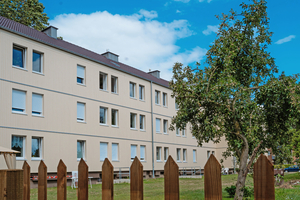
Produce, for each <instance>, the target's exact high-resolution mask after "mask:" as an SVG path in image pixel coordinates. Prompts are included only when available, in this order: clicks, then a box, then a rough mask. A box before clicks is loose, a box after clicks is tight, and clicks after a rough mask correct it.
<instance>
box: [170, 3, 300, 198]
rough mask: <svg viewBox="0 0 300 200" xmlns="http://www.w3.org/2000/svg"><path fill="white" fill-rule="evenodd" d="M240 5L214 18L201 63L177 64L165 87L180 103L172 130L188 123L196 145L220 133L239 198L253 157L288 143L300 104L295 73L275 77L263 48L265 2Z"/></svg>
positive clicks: (268, 34)
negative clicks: (235, 166) (233, 161)
mask: <svg viewBox="0 0 300 200" xmlns="http://www.w3.org/2000/svg"><path fill="white" fill-rule="evenodd" d="M241 7H242V12H241V13H237V12H235V11H233V10H231V11H230V13H229V14H222V16H217V18H218V19H219V20H220V21H221V22H220V24H219V29H218V32H217V37H216V39H215V41H214V42H213V44H212V45H211V46H210V49H209V50H208V51H207V54H206V62H205V63H204V64H203V66H201V65H200V63H197V67H190V66H187V67H183V65H182V64H180V63H176V64H175V65H174V67H173V78H172V81H171V86H170V87H171V88H172V90H173V94H172V95H173V97H175V98H176V103H177V104H178V105H179V111H178V112H177V115H176V116H175V117H174V118H173V120H172V125H171V129H174V126H176V127H178V128H184V127H185V126H186V125H187V124H191V127H192V128H191V129H192V133H193V135H194V136H195V137H196V138H197V141H198V143H199V145H202V144H203V143H204V142H209V141H213V142H215V143H218V142H220V140H221V139H222V138H223V137H225V139H226V141H227V144H228V148H227V150H226V152H224V157H225V158H227V157H229V156H232V155H234V156H236V157H237V159H238V161H239V163H240V166H239V169H240V171H239V175H238V180H237V184H236V186H237V187H236V188H237V189H236V196H235V199H242V197H243V187H244V185H245V180H246V176H247V173H248V170H249V168H250V166H251V164H252V163H253V161H254V159H255V157H256V156H257V155H259V153H263V152H265V151H266V150H267V149H269V148H272V149H273V152H274V153H275V154H276V151H277V147H278V146H280V145H283V144H285V143H288V142H289V140H290V138H291V133H290V132H289V131H288V129H289V128H290V127H291V125H292V124H293V123H294V122H297V121H298V117H299V102H300V101H299V100H300V98H299V94H300V92H299V91H300V87H299V85H298V84H297V80H298V76H297V75H295V76H286V75H284V74H281V75H277V76H275V75H276V73H278V68H277V66H276V65H275V61H274V58H273V57H272V56H271V55H270V53H269V52H268V51H267V47H268V45H270V44H271V36H272V33H271V32H270V31H269V18H268V16H267V12H266V9H267V3H266V1H265V0H253V1H252V3H251V4H246V3H242V4H241ZM291 119H294V120H291ZM295 119H296V120H295ZM248 158H249V161H247V160H248Z"/></svg>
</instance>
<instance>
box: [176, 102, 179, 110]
mask: <svg viewBox="0 0 300 200" xmlns="http://www.w3.org/2000/svg"><path fill="white" fill-rule="evenodd" d="M175 109H176V110H178V109H179V105H178V103H177V102H176V99H175Z"/></svg>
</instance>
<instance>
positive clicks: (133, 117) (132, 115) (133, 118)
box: [130, 113, 136, 129]
mask: <svg viewBox="0 0 300 200" xmlns="http://www.w3.org/2000/svg"><path fill="white" fill-rule="evenodd" d="M130 128H131V129H136V114H135V113H130Z"/></svg>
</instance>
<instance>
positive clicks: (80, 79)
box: [77, 65, 85, 84]
mask: <svg viewBox="0 0 300 200" xmlns="http://www.w3.org/2000/svg"><path fill="white" fill-rule="evenodd" d="M84 71H85V68H84V67H82V66H79V65H77V83H79V84H84V74H85V73H84Z"/></svg>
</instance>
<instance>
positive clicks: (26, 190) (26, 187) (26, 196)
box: [22, 161, 30, 200]
mask: <svg viewBox="0 0 300 200" xmlns="http://www.w3.org/2000/svg"><path fill="white" fill-rule="evenodd" d="M22 169H23V200H30V166H29V165H28V163H27V162H26V161H24V164H23V167H22Z"/></svg>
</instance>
